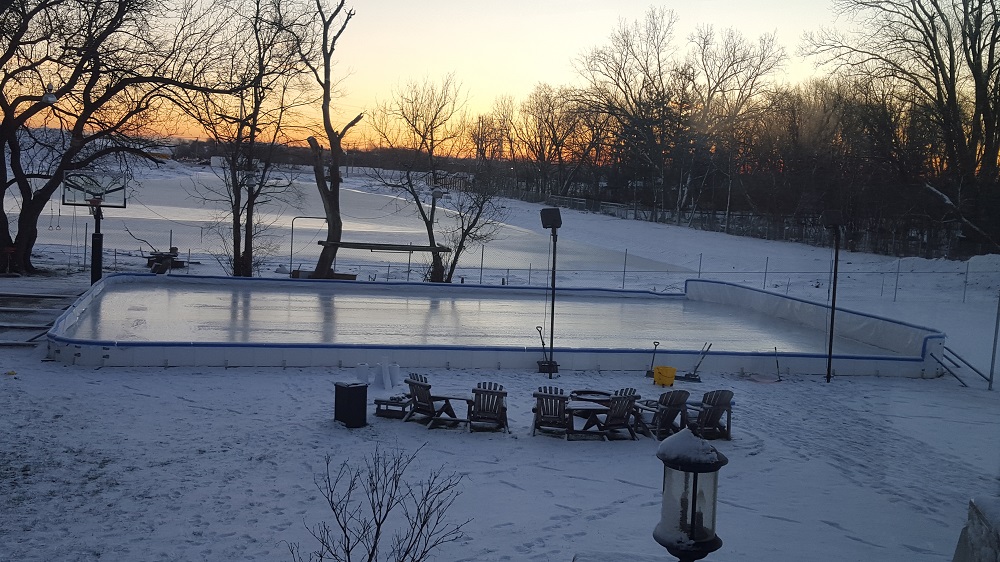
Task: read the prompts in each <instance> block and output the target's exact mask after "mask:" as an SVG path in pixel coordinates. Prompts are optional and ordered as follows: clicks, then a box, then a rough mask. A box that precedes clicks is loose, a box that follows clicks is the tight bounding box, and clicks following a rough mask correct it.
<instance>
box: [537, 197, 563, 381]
mask: <svg viewBox="0 0 1000 562" xmlns="http://www.w3.org/2000/svg"><path fill="white" fill-rule="evenodd" d="M541 217H542V228H551V229H552V286H551V287H552V288H551V292H552V295H551V306H552V308H551V309H550V310H551V312H550V315H549V353H548V357H547V358H546V359H544V360H542V361H539V362H538V372H539V373H548V375H549V378H550V379H551V378H552V373H558V372H559V364H558V363H556V360H555V358H554V357H553V355H552V354H553V351H554V350H553V345H554V343H555V322H556V242H557V241H558V240H559V235H558V234H557V232H556V231H557V230H559V227H561V226H562V217H561V216H560V215H559V209H558V208H556V207H546V208H545V209H542V211H541ZM539 333H541V332H539ZM542 345H543V349H542V351H544V345H545V340H544V339H543V340H542Z"/></svg>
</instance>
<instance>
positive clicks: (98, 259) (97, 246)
mask: <svg viewBox="0 0 1000 562" xmlns="http://www.w3.org/2000/svg"><path fill="white" fill-rule="evenodd" d="M103 255H104V235H103V234H101V206H100V205H95V206H94V233H93V234H92V235H91V236H90V284H91V285H93V284H94V283H97V282H98V281H100V280H101V270H102V269H103V267H104V264H103V263H102V256H103Z"/></svg>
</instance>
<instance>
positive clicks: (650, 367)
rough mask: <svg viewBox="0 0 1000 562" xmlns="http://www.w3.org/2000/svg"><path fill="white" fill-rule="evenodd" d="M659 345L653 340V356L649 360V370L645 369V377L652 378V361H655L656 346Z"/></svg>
mask: <svg viewBox="0 0 1000 562" xmlns="http://www.w3.org/2000/svg"><path fill="white" fill-rule="evenodd" d="M657 347H660V342H658V341H654V342H653V358H652V359H650V360H649V370H648V371H646V378H650V379H651V378H653V363H656V348H657Z"/></svg>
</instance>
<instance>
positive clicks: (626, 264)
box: [622, 248, 628, 291]
mask: <svg viewBox="0 0 1000 562" xmlns="http://www.w3.org/2000/svg"><path fill="white" fill-rule="evenodd" d="M627 270H628V248H625V262H624V263H623V264H622V290H623V291H624V290H625V272H626V271H627Z"/></svg>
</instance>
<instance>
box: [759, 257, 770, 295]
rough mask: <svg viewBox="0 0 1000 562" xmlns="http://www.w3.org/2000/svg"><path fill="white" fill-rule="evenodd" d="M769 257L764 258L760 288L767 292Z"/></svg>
mask: <svg viewBox="0 0 1000 562" xmlns="http://www.w3.org/2000/svg"><path fill="white" fill-rule="evenodd" d="M770 261H771V256H764V285H763V286H762V287H761V289H763V290H765V291H766V290H767V264H768V263H770Z"/></svg>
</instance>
